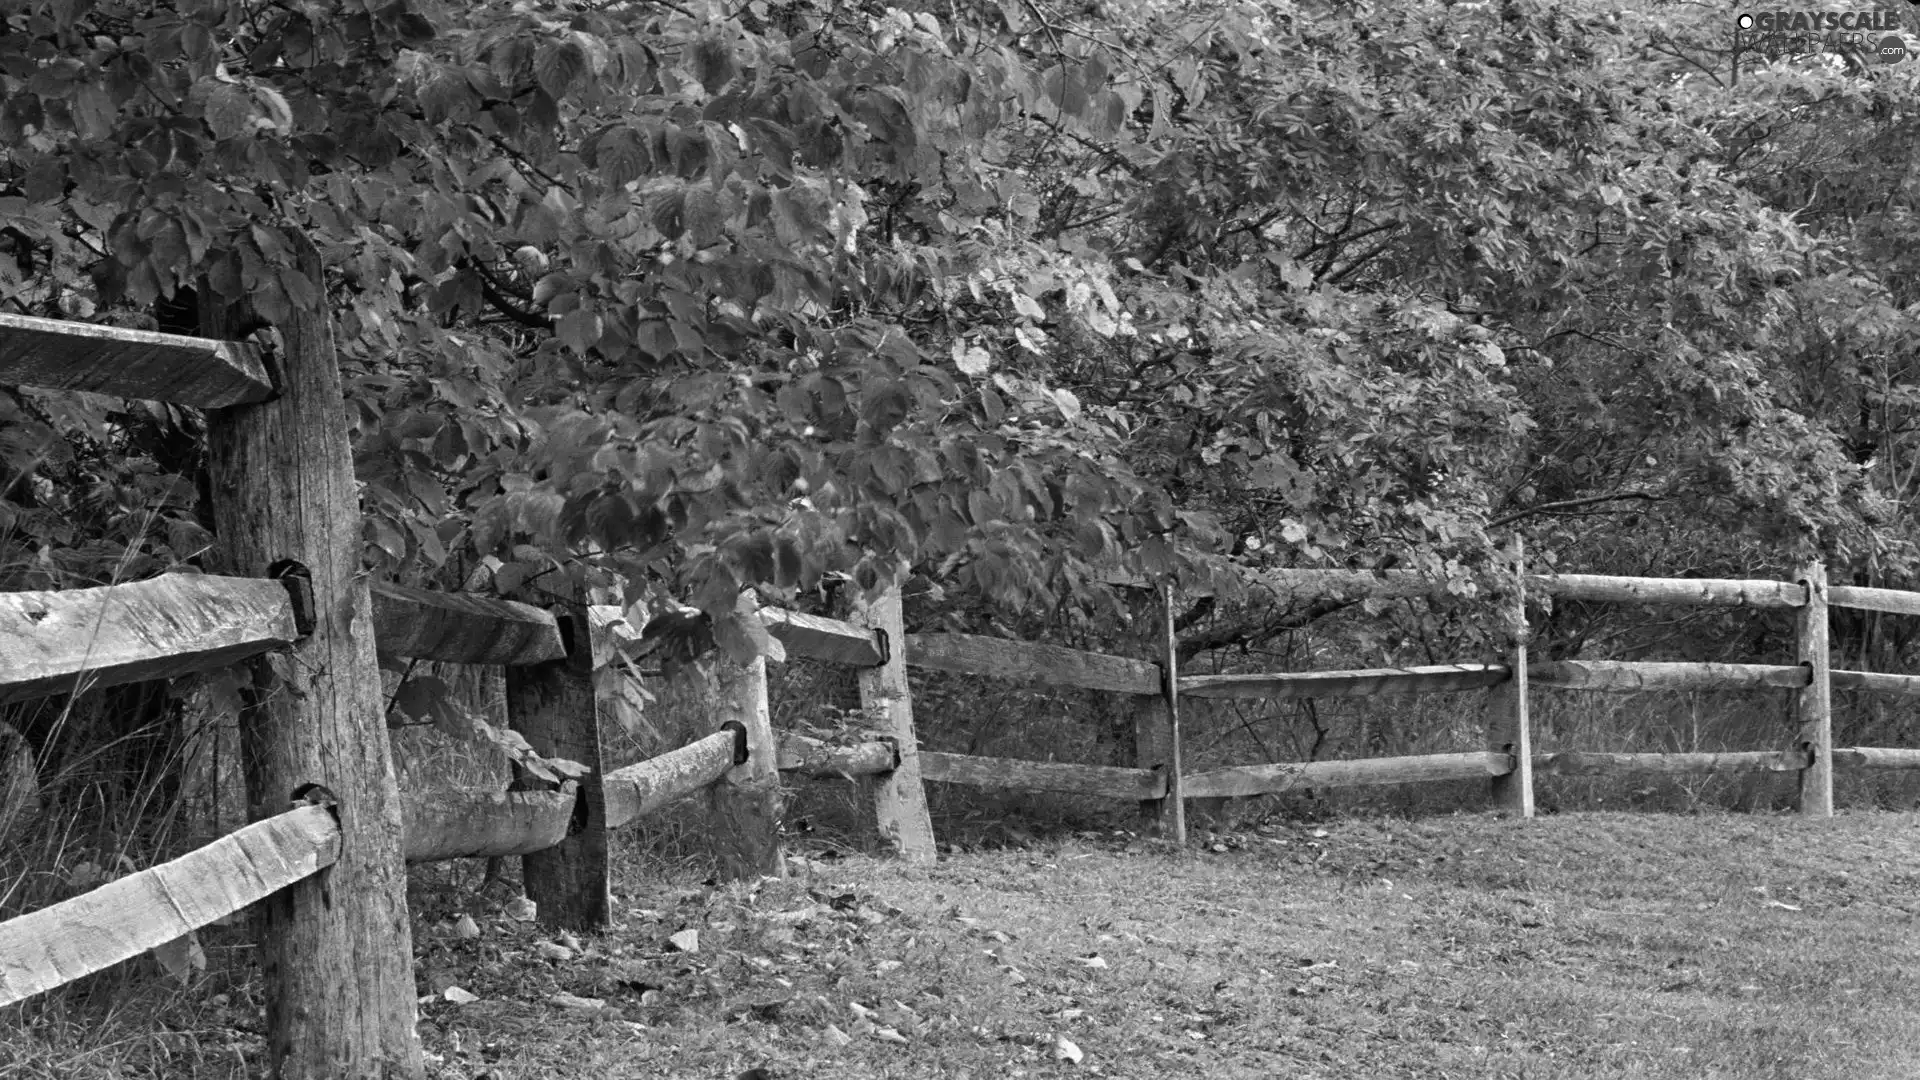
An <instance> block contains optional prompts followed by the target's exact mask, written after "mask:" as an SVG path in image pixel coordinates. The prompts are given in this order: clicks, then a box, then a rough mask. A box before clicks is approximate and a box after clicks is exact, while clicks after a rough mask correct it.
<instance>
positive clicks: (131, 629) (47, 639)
mask: <svg viewBox="0 0 1920 1080" xmlns="http://www.w3.org/2000/svg"><path fill="white" fill-rule="evenodd" d="M296 636H297V631H296V630H295V629H294V619H293V606H292V604H291V602H290V601H289V599H288V597H287V590H286V586H284V585H282V584H281V583H280V582H278V581H273V580H268V579H261V578H240V577H214V576H211V575H202V574H165V575H162V576H160V577H157V578H152V579H150V580H147V581H136V582H130V583H128V584H125V585H108V586H104V587H102V588H97V589H69V590H65V591H61V592H16V593H0V657H5V659H6V662H5V663H4V664H0V702H8V701H24V700H27V699H29V698H36V697H46V696H48V695H50V694H64V693H71V692H72V691H73V690H74V689H75V687H76V686H115V685H118V684H120V683H129V682H143V681H146V680H149V679H166V678H172V677H173V676H175V675H186V674H189V673H192V672H196V671H205V670H208V669H211V668H221V667H226V666H228V665H229V664H234V663H237V662H239V661H241V660H244V659H246V658H247V657H249V656H254V655H257V654H259V653H263V652H267V651H268V650H271V649H276V648H279V647H280V646H282V645H286V644H288V643H290V642H292V641H293V640H294V639H295V637H296Z"/></svg>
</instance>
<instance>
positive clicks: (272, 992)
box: [200, 237, 426, 1080]
mask: <svg viewBox="0 0 1920 1080" xmlns="http://www.w3.org/2000/svg"><path fill="white" fill-rule="evenodd" d="M291 239H293V242H294V244H295V246H296V255H295V259H294V261H295V262H296V263H297V268H298V271H299V273H300V274H302V275H303V276H304V277H305V278H306V279H307V280H308V281H310V282H312V283H314V285H315V287H320V286H321V285H322V284H323V283H324V282H325V280H326V275H325V273H324V270H323V268H322V266H321V263H320V254H319V252H318V251H317V250H316V249H315V248H314V247H313V245H312V244H311V243H310V242H308V241H307V240H305V239H304V238H302V237H294V238H291ZM289 269H292V268H291V267H290V268H289ZM231 299H233V298H220V297H217V296H216V295H215V294H214V293H213V292H212V291H211V290H202V291H201V294H200V301H201V326H202V328H203V329H204V330H205V331H206V332H207V333H208V335H209V336H211V337H226V336H230V334H229V333H228V331H227V328H226V327H227V326H228V325H229V324H228V323H227V322H226V321H225V320H227V319H230V318H236V317H239V316H240V315H241V314H243V313H241V312H236V311H234V310H233V309H232V308H230V307H228V306H227V304H226V303H225V302H223V301H230V300H231ZM275 329H276V330H278V331H279V333H280V338H281V341H282V347H281V348H280V349H279V350H278V354H277V356H276V357H275V371H274V378H275V381H276V384H277V386H276V388H277V389H278V390H279V394H278V395H277V396H276V397H274V398H272V399H270V400H268V401H264V402H261V403H259V404H252V405H240V406H236V407H234V408H229V409H213V410H211V411H209V412H208V414H207V439H206V447H207V472H208V474H209V477H210V479H211V485H210V486H211V493H212V501H213V517H214V528H213V534H214V545H213V550H212V552H211V553H210V556H209V557H210V559H211V560H212V561H213V562H214V563H215V564H216V568H217V569H219V570H221V571H222V572H225V573H230V574H234V575H236V576H241V577H261V576H266V575H267V574H268V573H269V572H270V569H271V568H273V567H274V565H275V564H276V563H278V562H280V561H281V560H288V561H292V562H294V563H297V564H298V565H299V566H301V567H303V568H304V569H305V571H306V572H307V573H308V574H309V575H311V577H310V580H311V582H312V590H313V608H314V610H313V623H314V625H313V632H312V633H311V634H309V635H308V636H306V637H304V638H301V639H300V640H299V641H297V642H295V643H294V644H293V645H291V646H289V647H288V650H287V654H286V655H287V661H288V662H287V663H275V664H269V663H266V662H265V659H264V658H262V657H256V658H254V659H253V660H250V661H248V662H247V664H246V665H245V667H246V669H247V673H248V676H249V681H250V683H251V685H250V686H247V687H246V688H245V689H244V691H243V693H242V697H243V698H244V699H245V700H246V703H247V704H246V707H245V708H244V709H243V711H242V713H241V717H240V744H241V747H240V749H241V758H242V760H243V761H244V762H245V769H246V777H247V792H248V799H249V802H250V806H249V814H250V816H252V817H254V818H256V819H258V818H261V817H265V816H267V815H269V814H277V813H279V812H280V810H281V809H282V808H283V807H285V805H286V802H287V800H288V799H289V798H290V797H292V795H293V793H294V792H296V791H299V790H301V789H303V788H305V787H307V786H308V785H319V786H321V787H324V788H325V789H326V790H327V791H328V792H330V793H331V794H332V796H333V797H334V798H335V799H337V801H338V806H337V813H338V814H339V821H340V831H341V842H340V859H339V861H338V862H336V863H335V864H334V865H333V867H332V868H331V869H330V870H328V871H327V873H326V874H325V875H322V876H320V877H316V878H309V879H307V880H304V881H300V882H296V883H295V884H293V885H291V886H289V887H287V888H285V889H282V890H280V891H279V892H276V893H274V894H273V895H271V896H269V897H267V898H266V899H265V900H263V901H261V902H260V904H259V907H258V909H257V911H258V917H257V918H255V919H254V920H253V927H254V931H255V937H254V941H255V947H256V953H255V955H256V956H257V957H258V958H259V961H260V969H261V972H262V976H263V986H262V989H263V992H264V996H265V998H266V1003H267V1015H266V1022H265V1025H264V1027H265V1035H266V1048H265V1051H264V1053H263V1060H265V1061H267V1062H269V1063H271V1064H270V1068H271V1069H272V1070H273V1071H274V1073H275V1075H277V1076H284V1077H318V1076H349V1077H365V1076H379V1077H388V1078H392V1080H414V1078H417V1077H420V1076H422V1075H424V1073H425V1069H426V1066H425V1064H424V1063H423V1061H422V1059H421V1056H420V1041H419V1038H418V1037H417V1035H416V1032H415V1027H414V1024H415V1019H416V1017H417V1015H418V1006H417V1004H416V1000H417V999H416V996H415V986H414V974H413V931H412V924H411V922H410V921H409V920H408V918H407V864H406V860H405V858H404V857H403V856H402V854H401V836H402V833H401V828H402V826H401V819H400V792H399V790H398V787H397V785H396V783H395V780H394V770H393V758H392V753H391V745H390V742H389V740H388V738H387V723H386V702H385V701H384V700H383V699H382V698H381V696H380V668H379V661H378V659H377V658H376V656H375V654H374V642H373V636H374V635H373V626H372V623H373V604H372V600H371V598H370V597H369V595H368V592H367V584H366V576H365V568H364V566H363V563H362V559H361V556H362V553H363V549H364V544H363V542H362V539H361V525H362V521H361V516H360V485H359V483H358V482H357V481H356V480H355V479H354V472H353V452H352V447H351V446H350V445H349V442H348V432H349V430H350V428H351V425H350V424H349V423H347V421H346V420H345V418H344V416H343V414H342V412H341V402H342V401H344V400H345V399H346V391H345V389H344V388H343V386H342V382H341V373H340V357H339V355H338V354H337V353H336V352H335V350H334V347H333V317H332V314H331V312H330V311H329V310H328V308H327V306H326V305H325V304H315V305H313V306H312V307H310V308H306V309H302V310H298V311H296V312H294V313H293V315H292V316H291V317H290V318H288V319H286V320H285V321H283V322H281V323H279V324H278V325H277V326H276V327H275Z"/></svg>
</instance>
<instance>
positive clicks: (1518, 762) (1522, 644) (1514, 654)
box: [1486, 536, 1533, 818]
mask: <svg viewBox="0 0 1920 1080" xmlns="http://www.w3.org/2000/svg"><path fill="white" fill-rule="evenodd" d="M1524 543H1525V542H1524V541H1522V540H1521V539H1520V538H1519V537H1518V536H1516V537H1514V538H1513V599H1512V600H1511V601H1510V602H1509V606H1508V609H1507V610H1508V618H1509V620H1510V621H1511V624H1512V625H1511V628H1510V629H1511V640H1512V646H1511V648H1509V649H1508V651H1507V662H1508V664H1509V665H1510V666H1511V667H1512V669H1513V677H1512V678H1510V679H1508V680H1507V681H1506V682H1503V683H1501V684H1499V685H1498V686H1495V687H1493V688H1492V689H1490V690H1488V691H1487V706H1486V707H1487V749H1488V750H1491V751H1493V752H1494V753H1496V754H1510V755H1512V757H1513V771H1512V772H1510V773H1507V774H1506V775H1504V776H1496V777H1494V778H1493V779H1492V780H1490V781H1489V782H1488V784H1489V794H1491V795H1492V797H1493V805H1495V806H1497V807H1499V808H1500V809H1502V810H1511V811H1513V812H1514V813H1516V814H1519V815H1520V816H1521V817H1523V818H1530V817H1532V816H1533V730H1532V727H1533V725H1532V722H1531V717H1529V716H1528V713H1527V639H1528V637H1529V636H1530V634H1529V631H1528V627H1527V595H1526V580H1527V568H1526V548H1525V546H1524Z"/></svg>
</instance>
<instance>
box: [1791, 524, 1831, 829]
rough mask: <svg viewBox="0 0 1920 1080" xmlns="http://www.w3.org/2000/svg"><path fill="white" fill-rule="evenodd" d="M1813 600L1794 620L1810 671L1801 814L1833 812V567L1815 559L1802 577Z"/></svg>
mask: <svg viewBox="0 0 1920 1080" xmlns="http://www.w3.org/2000/svg"><path fill="white" fill-rule="evenodd" d="M1800 582H1801V588H1802V591H1803V592H1804V593H1805V594H1806V596H1807V605H1806V606H1805V607H1803V608H1801V609H1800V610H1799V612H1798V613H1797V616H1798V617H1797V618H1795V619H1794V643H1795V652H1796V654H1797V655H1798V657H1799V659H1800V664H1801V666H1802V667H1803V668H1804V669H1805V675H1804V677H1803V681H1802V682H1801V690H1800V693H1799V695H1798V697H1797V698H1796V708H1795V712H1796V714H1797V719H1798V720H1799V723H1800V731H1799V733H1798V735H1797V736H1796V737H1795V739H1794V743H1793V748H1794V749H1795V750H1799V751H1802V752H1804V753H1805V754H1806V755H1807V756H1808V758H1809V760H1808V762H1807V766H1806V768H1803V769H1801V770H1800V813H1802V814H1804V815H1806V816H1808V817H1832V816H1833V672H1832V663H1833V660H1832V651H1831V649H1830V648H1829V647H1828V624H1829V622H1830V621H1831V620H1830V619H1829V617H1828V612H1827V567H1826V564H1825V563H1822V562H1819V561H1814V562H1811V563H1808V564H1807V568H1806V569H1805V570H1804V571H1802V572H1801V577H1800Z"/></svg>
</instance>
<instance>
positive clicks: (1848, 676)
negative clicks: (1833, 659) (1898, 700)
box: [1828, 671, 1920, 694]
mask: <svg viewBox="0 0 1920 1080" xmlns="http://www.w3.org/2000/svg"><path fill="white" fill-rule="evenodd" d="M1828 678H1829V679H1830V680H1831V682H1832V684H1833V688H1834V689H1835V690H1869V691H1872V692H1873V693H1876V694H1920V675H1887V674H1883V673H1881V672H1878V671H1832V672H1828Z"/></svg>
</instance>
